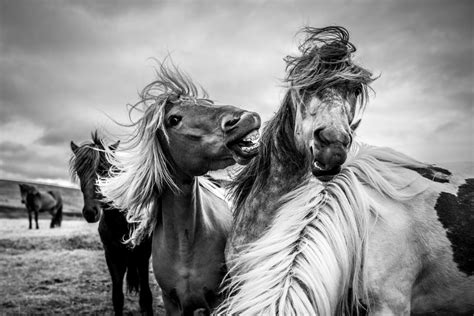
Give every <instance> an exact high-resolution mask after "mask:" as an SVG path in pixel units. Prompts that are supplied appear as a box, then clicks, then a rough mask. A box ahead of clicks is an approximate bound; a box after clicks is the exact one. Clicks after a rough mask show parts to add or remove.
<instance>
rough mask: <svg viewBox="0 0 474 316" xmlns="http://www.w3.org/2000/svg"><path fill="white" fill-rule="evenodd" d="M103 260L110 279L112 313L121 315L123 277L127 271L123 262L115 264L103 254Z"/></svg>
mask: <svg viewBox="0 0 474 316" xmlns="http://www.w3.org/2000/svg"><path fill="white" fill-rule="evenodd" d="M105 260H106V262H107V267H108V268H109V272H110V277H111V278H112V304H113V306H114V313H115V315H117V316H121V315H122V314H123V302H124V296H123V276H124V275H125V271H126V269H127V265H126V263H125V262H123V259H122V262H120V261H119V262H117V260H114V257H113V256H111V255H110V254H108V252H106V253H105Z"/></svg>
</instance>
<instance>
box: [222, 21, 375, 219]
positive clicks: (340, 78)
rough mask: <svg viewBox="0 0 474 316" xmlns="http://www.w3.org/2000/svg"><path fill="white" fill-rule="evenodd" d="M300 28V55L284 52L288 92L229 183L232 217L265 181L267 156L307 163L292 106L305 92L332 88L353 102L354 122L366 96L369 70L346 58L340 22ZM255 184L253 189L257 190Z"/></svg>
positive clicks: (290, 162) (346, 38)
mask: <svg viewBox="0 0 474 316" xmlns="http://www.w3.org/2000/svg"><path fill="white" fill-rule="evenodd" d="M301 32H304V33H305V34H306V38H305V40H304V41H303V43H302V44H301V45H300V46H299V50H300V53H301V55H300V56H287V57H286V58H285V61H286V62H287V71H288V74H287V77H286V79H285V81H286V82H287V83H288V86H289V88H288V91H287V93H286V95H285V97H284V99H283V102H282V105H281V107H280V109H279V110H278V112H277V113H276V114H275V116H274V117H273V118H272V119H271V120H270V121H269V122H268V123H267V125H266V126H265V128H264V130H263V132H262V136H261V138H260V148H259V153H258V155H257V157H256V158H254V159H253V160H252V161H251V162H250V163H249V164H248V165H247V166H246V167H245V168H244V169H243V170H242V171H241V172H240V173H239V174H238V175H236V177H235V179H234V181H233V182H232V183H231V184H230V186H229V187H230V189H231V192H232V193H231V194H232V196H233V200H234V202H235V206H236V207H235V215H236V216H238V215H239V213H240V209H241V207H242V204H243V202H244V201H245V199H246V197H247V196H248V194H249V193H250V190H251V189H252V187H253V186H255V187H256V188H258V189H260V188H262V187H263V186H264V185H265V181H266V179H267V178H268V175H269V170H270V158H271V157H272V156H273V157H277V159H280V160H281V161H283V162H285V164H286V165H288V166H289V167H290V168H291V167H292V166H295V167H299V168H303V167H305V166H306V165H307V164H308V163H310V162H309V160H308V159H307V155H306V153H301V152H300V150H298V149H297V146H296V144H295V140H294V131H295V120H296V117H297V113H296V108H297V105H298V104H301V103H302V102H304V101H305V99H306V98H307V96H309V95H313V94H318V93H322V92H323V90H325V89H328V88H333V89H336V90H337V91H338V92H339V93H340V94H341V96H342V97H344V98H345V99H347V100H352V99H353V98H354V99H355V100H356V101H355V102H351V103H352V106H353V109H352V111H353V120H352V122H351V124H352V125H356V124H357V123H358V122H359V121H360V119H361V118H360V116H361V115H362V112H363V109H364V107H365V103H366V101H367V99H368V85H369V83H371V82H372V81H373V80H374V79H373V78H372V74H371V73H370V72H369V71H368V70H366V69H364V68H362V67H360V66H358V65H356V64H354V63H353V62H352V54H353V53H354V52H355V50H356V49H355V46H354V45H353V44H352V43H351V42H349V34H348V32H347V30H346V29H345V28H343V27H338V26H331V27H326V28H321V29H318V28H312V27H306V28H304V29H303V30H302V31H301ZM258 189H257V190H258Z"/></svg>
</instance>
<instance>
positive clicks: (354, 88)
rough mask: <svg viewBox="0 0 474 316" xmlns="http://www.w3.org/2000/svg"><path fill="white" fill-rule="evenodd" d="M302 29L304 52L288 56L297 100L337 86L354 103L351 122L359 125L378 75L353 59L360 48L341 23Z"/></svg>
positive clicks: (290, 74) (346, 98) (295, 101)
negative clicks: (371, 85) (353, 42)
mask: <svg viewBox="0 0 474 316" xmlns="http://www.w3.org/2000/svg"><path fill="white" fill-rule="evenodd" d="M300 32H301V33H304V35H305V39H304V40H303V42H302V43H301V45H300V46H299V51H300V53H301V55H300V56H287V57H286V58H285V61H286V63H287V65H286V69H287V72H288V74H287V77H286V81H287V82H288V84H289V86H290V93H291V96H292V99H293V103H294V104H299V103H304V102H305V100H306V98H307V96H310V95H314V94H316V95H318V96H319V97H321V96H322V94H323V93H324V91H325V90H327V89H334V90H336V91H337V92H338V93H339V94H340V95H341V96H342V97H343V98H344V99H345V100H346V101H349V102H350V103H352V104H351V105H352V116H353V119H352V122H351V125H357V124H358V122H359V121H360V120H361V118H362V114H363V112H364V109H365V105H366V101H367V99H368V85H369V84H370V83H371V82H372V81H373V80H374V78H372V73H371V72H370V71H368V70H367V69H364V68H363V67H361V66H359V65H357V64H355V63H354V62H353V61H352V55H353V53H355V51H356V48H355V46H354V45H353V44H352V43H351V42H350V41H349V32H348V31H347V30H346V29H345V28H343V27H341V26H329V27H325V28H314V27H305V28H303V29H302V30H301V31H300Z"/></svg>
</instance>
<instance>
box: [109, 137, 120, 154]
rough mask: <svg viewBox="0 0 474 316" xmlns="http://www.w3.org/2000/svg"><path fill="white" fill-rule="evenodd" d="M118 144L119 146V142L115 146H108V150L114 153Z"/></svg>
mask: <svg viewBox="0 0 474 316" xmlns="http://www.w3.org/2000/svg"><path fill="white" fill-rule="evenodd" d="M119 144H120V140H118V141H117V142H116V143H115V144H112V145H110V146H109V149H110V150H111V151H115V150H117V148H118V146H119Z"/></svg>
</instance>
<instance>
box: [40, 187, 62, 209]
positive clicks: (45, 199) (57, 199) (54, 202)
mask: <svg viewBox="0 0 474 316" xmlns="http://www.w3.org/2000/svg"><path fill="white" fill-rule="evenodd" d="M40 196H41V204H42V209H43V210H53V209H56V208H58V207H59V206H62V197H61V193H59V191H47V192H46V193H41V195H40Z"/></svg>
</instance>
